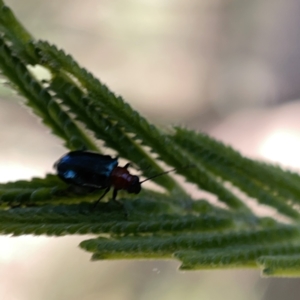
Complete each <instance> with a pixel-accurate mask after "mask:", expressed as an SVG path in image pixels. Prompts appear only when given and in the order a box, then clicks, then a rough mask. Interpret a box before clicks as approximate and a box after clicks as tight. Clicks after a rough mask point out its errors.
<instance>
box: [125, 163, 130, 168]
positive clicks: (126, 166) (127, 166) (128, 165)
mask: <svg viewBox="0 0 300 300" xmlns="http://www.w3.org/2000/svg"><path fill="white" fill-rule="evenodd" d="M129 167H131V163H127V164H126V165H125V166H124V167H123V168H124V169H128V168H129Z"/></svg>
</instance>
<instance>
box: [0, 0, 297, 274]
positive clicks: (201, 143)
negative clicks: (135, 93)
mask: <svg viewBox="0 0 300 300" xmlns="http://www.w3.org/2000/svg"><path fill="white" fill-rule="evenodd" d="M0 32H1V36H0V68H1V71H2V75H3V76H4V77H6V78H7V80H8V82H9V84H10V85H11V87H12V88H13V89H15V90H16V91H17V92H18V93H19V94H20V95H22V96H23V97H24V99H25V101H26V102H25V103H26V105H27V106H28V107H30V108H31V109H32V111H33V112H34V113H35V114H36V115H38V116H39V117H40V118H41V120H42V122H43V123H44V124H45V125H47V126H48V127H49V128H50V129H51V131H52V132H53V134H55V135H57V136H58V137H59V138H61V139H62V140H63V142H64V145H65V147H66V148H67V149H70V150H75V149H87V150H92V151H97V152H105V149H99V147H98V146H97V143H96V142H97V140H102V141H103V142H104V146H105V147H107V148H110V149H113V150H115V151H116V152H117V153H118V155H119V156H120V157H122V158H125V159H127V160H128V161H130V162H133V163H134V164H135V165H136V166H138V168H139V169H141V170H142V175H143V176H145V177H150V176H153V175H155V174H158V173H160V172H163V171H164V170H163V168H162V167H161V166H160V164H158V163H157V162H158V161H162V162H164V163H165V164H167V165H169V166H172V167H174V168H176V169H177V172H178V173H179V174H181V175H182V176H183V177H184V178H185V179H186V181H188V182H191V183H194V184H196V185H197V186H198V187H199V189H202V190H205V191H207V192H209V193H211V194H212V195H214V196H215V198H216V199H217V201H218V202H219V203H220V204H222V205H212V204H210V202H209V201H207V200H205V199H197V200H195V199H191V197H190V196H189V195H188V194H187V193H186V192H185V190H184V189H183V188H182V187H181V186H180V185H179V184H178V182H177V181H176V180H174V178H173V177H172V176H170V174H168V175H165V176H161V177H157V178H154V179H153V181H155V182H156V183H157V184H158V185H160V186H161V187H162V188H163V189H164V192H161V193H158V192H154V191H151V190H147V189H143V191H142V192H141V193H140V194H139V195H137V196H134V197H132V196H129V195H128V194H126V193H124V194H122V196H123V198H121V199H120V201H121V202H122V204H123V205H118V204H117V203H115V202H106V203H100V205H99V206H98V207H97V209H96V210H93V209H92V204H93V202H94V201H95V200H96V199H97V198H98V197H99V195H100V194H99V193H100V192H101V191H93V192H90V191H89V192H85V191H78V190H75V189H74V188H72V187H69V186H67V185H66V184H65V183H63V182H62V181H61V180H60V179H59V178H58V177H57V176H56V175H52V174H48V175H47V176H46V177H45V178H33V179H32V180H31V181H22V180H21V181H16V182H8V183H6V184H0V200H1V208H0V232H1V233H3V234H13V235H21V234H36V235H42V234H43V235H55V236H61V235H66V234H94V235H95V237H94V238H93V239H89V240H84V241H83V242H82V243H81V244H80V246H81V248H83V249H85V250H87V251H89V252H91V253H92V258H93V259H94V260H99V259H120V258H121V259H123V258H127V259H128V258H176V259H178V260H180V261H181V262H182V264H181V266H180V268H181V269H185V270H195V269H210V268H229V267H239V268H240V267H251V268H252V267H260V268H262V269H263V274H264V275H268V276H299V275H300V230H299V229H300V228H299V220H300V212H299V204H300V177H299V175H298V174H296V173H292V172H289V171H284V170H282V169H281V168H279V167H277V166H274V165H269V164H266V163H262V162H258V161H254V160H251V159H249V158H245V157H243V156H242V155H241V154H239V153H238V152H237V151H235V150H234V149H232V148H231V147H228V146H226V145H224V144H222V143H220V142H218V141H216V140H214V139H212V138H211V137H209V136H207V135H205V134H203V133H196V132H193V131H191V130H187V129H185V128H181V127H174V128H171V131H170V130H168V131H163V130H161V129H158V128H157V127H156V126H154V125H153V124H150V123H149V122H148V121H147V120H146V119H145V118H144V117H142V116H141V115H140V114H139V113H138V112H136V111H135V110H134V109H133V108H131V107H130V106H129V105H128V104H127V103H126V102H125V101H124V100H123V99H122V97H120V96H117V95H115V94H114V93H113V92H111V91H110V90H109V89H108V87H107V86H105V85H104V84H103V83H102V82H100V81H99V80H98V79H97V78H95V77H94V76H93V75H92V74H91V73H89V72H88V71H87V70H85V69H84V68H82V67H81V66H79V65H78V63H77V62H76V61H74V59H73V58H72V57H71V56H70V55H67V54H65V52H64V51H62V50H59V49H58V48H57V47H56V46H54V45H51V44H49V43H48V42H45V41H37V40H35V39H34V38H33V37H32V36H31V35H30V34H29V33H28V32H27V31H26V29H25V28H24V27H23V26H22V25H21V24H20V23H19V21H18V20H17V19H16V18H15V16H14V14H13V13H12V11H11V10H10V9H9V8H8V7H7V6H5V4H4V3H3V1H1V0H0ZM36 65H39V66H43V67H45V68H47V69H48V70H49V72H50V73H51V79H50V80H48V81H42V80H39V79H38V78H36V77H35V76H34V74H33V73H32V72H31V71H30V66H36ZM149 149H150V150H149ZM186 166H191V167H190V168H186ZM251 201H252V202H253V201H256V202H257V203H258V204H263V205H265V206H269V207H270V208H271V209H273V211H274V210H275V211H277V215H278V217H279V218H278V219H279V220H283V221H278V219H274V218H270V217H261V216H258V215H257V214H256V213H255V212H254V211H253V209H251V207H249V202H251Z"/></svg>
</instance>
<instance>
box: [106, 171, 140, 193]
mask: <svg viewBox="0 0 300 300" xmlns="http://www.w3.org/2000/svg"><path fill="white" fill-rule="evenodd" d="M135 177H136V176H134V175H131V174H130V173H129V171H128V170H127V169H126V168H124V167H116V168H114V170H113V171H112V173H111V185H112V186H113V187H114V188H115V189H117V190H128V187H129V186H130V185H131V184H132V181H133V180H134V178H135Z"/></svg>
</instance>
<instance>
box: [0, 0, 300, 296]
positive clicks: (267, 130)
mask: <svg viewBox="0 0 300 300" xmlns="http://www.w3.org/2000/svg"><path fill="white" fill-rule="evenodd" d="M5 2H6V4H7V5H9V6H10V7H11V8H12V9H13V11H14V12H15V14H16V15H17V17H18V18H19V19H20V20H21V21H22V22H23V24H24V25H25V27H26V28H27V29H28V30H29V31H30V32H31V33H32V34H33V35H34V36H35V37H36V38H40V39H44V40H48V41H50V42H51V43H54V44H56V45H57V46H58V47H60V48H63V49H65V51H66V52H67V53H70V54H72V55H73V56H74V58H75V59H77V60H78V61H79V63H80V64H81V65H82V66H85V67H86V68H87V69H89V70H90V71H92V72H93V73H94V74H95V75H96V76H97V77H99V78H100V79H101V80H102V82H104V83H106V84H107V85H108V86H109V87H110V88H111V89H112V90H113V91H114V92H116V93H117V94H120V95H122V96H123V97H124V98H125V99H126V101H128V102H129V103H130V104H131V105H132V106H133V107H134V108H136V109H137V110H138V111H140V112H141V113H142V114H143V115H145V116H146V117H148V118H150V120H152V121H153V122H154V123H156V124H158V125H162V126H164V125H168V124H183V125H185V126H187V127H190V128H194V129H197V130H201V131H204V132H207V133H209V134H211V135H212V136H214V137H216V138H218V139H220V140H222V141H224V142H226V143H228V144H230V145H232V146H233V147H235V148H236V149H238V150H240V151H241V152H242V153H243V154H244V155H247V156H249V157H253V158H260V159H265V160H269V161H273V162H277V163H279V164H281V165H282V166H284V167H288V168H291V169H294V170H299V168H300V156H299V153H300V137H299V132H300V117H299V114H300V101H299V98H300V19H299V14H300V2H299V1H297V0H264V1H258V0H253V1H246V0H239V1H237V0H222V1H220V0H190V1H182V0H181V1H179V0H173V1H170V0H159V1H158V0H140V1H137V0H135V1H134V0H127V1H121V0H98V1H97V0H86V1H79V0H72V1H71V0H64V1H58V0H52V1H46V0H26V1H18V0H6V1H5ZM0 93H1V94H0V96H1V97H0V128H1V130H0V145H1V147H0V154H1V155H0V166H1V167H0V182H6V181H9V180H16V179H26V178H31V177H32V176H43V175H44V174H45V173H46V172H53V170H52V165H53V162H54V161H56V160H57V158H58V157H60V156H61V155H62V154H63V153H64V152H65V150H64V149H63V147H62V143H61V141H60V140H58V139H57V138H56V137H53V136H51V134H50V133H49V131H48V130H47V128H45V127H44V126H43V125H42V124H41V123H40V121H39V120H38V119H37V118H36V117H35V116H33V115H32V114H31V113H29V112H28V110H27V109H24V107H22V106H20V102H21V101H20V98H19V97H17V96H16V95H14V94H13V93H11V92H9V91H8V90H7V89H6V88H1V90H0ZM82 240H83V237H63V238H46V237H31V236H25V237H18V238H10V237H0V243H1V244H0V245H1V246H0V299H9V300H27V299H28V300H29V299H30V300H36V299H37V300H39V299H44V300H50V299H51V300H52V299H56V300H60V299H71V300H73V299H74V300H95V299H111V300H119V299H122V300H123V299H124V300H127V299H131V300H135V299H142V300H148V299H172V300H177V299H182V298H185V299H192V300H193V299H208V300H210V299H225V300H226V299H231V300H235V299H239V300H240V299H242V300H244V299H245V300H250V299H251V300H252V299H253V300H254V299H265V300H269V299H272V300H274V299H275V300H276V299H283V298H288V299H298V298H299V296H298V295H299V294H300V291H299V289H300V288H299V287H300V282H299V280H298V279H294V280H291V279H261V278H260V277H259V271H257V270H253V271H251V270H232V271H201V272H200V271H199V272H179V271H178V270H177V268H178V265H179V264H178V262H176V261H136V262H133V261H112V262H110V261H105V262H97V263H95V262H93V263H91V262H90V261H89V258H90V255H89V254H88V253H85V252H83V251H82V250H80V249H79V248H78V247H77V245H78V244H79V242H80V241H82Z"/></svg>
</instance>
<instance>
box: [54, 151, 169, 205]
mask: <svg viewBox="0 0 300 300" xmlns="http://www.w3.org/2000/svg"><path fill="white" fill-rule="evenodd" d="M129 166H130V163H127V164H126V165H125V166H124V167H119V166H118V158H117V157H116V158H112V157H111V156H109V155H102V154H99V153H95V152H90V151H81V150H79V151H71V152H69V153H67V154H65V155H64V156H63V157H61V158H60V159H59V160H58V161H57V162H56V163H55V164H54V168H55V169H56V171H57V175H58V177H59V178H60V179H62V180H63V181H64V182H66V183H69V184H72V185H77V186H83V187H90V188H95V189H105V191H104V193H103V195H102V196H101V197H100V198H99V199H98V200H97V201H96V202H95V204H94V207H96V206H97V204H98V203H99V201H100V200H101V199H102V198H103V197H104V196H105V195H106V194H107V193H108V192H109V190H110V189H111V187H112V188H113V189H114V190H113V197H112V199H113V200H114V201H116V197H117V193H118V191H119V190H126V191H127V192H128V193H130V194H138V193H139V192H140V191H141V184H142V183H143V182H145V181H147V180H149V179H152V178H154V177H157V176H160V175H162V174H166V173H169V172H171V171H173V170H170V171H167V172H163V173H160V174H157V175H155V176H152V177H150V178H147V179H146V180H144V181H140V179H139V177H138V176H136V175H131V174H130V173H129V171H128V170H127V169H128V167H129Z"/></svg>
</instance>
